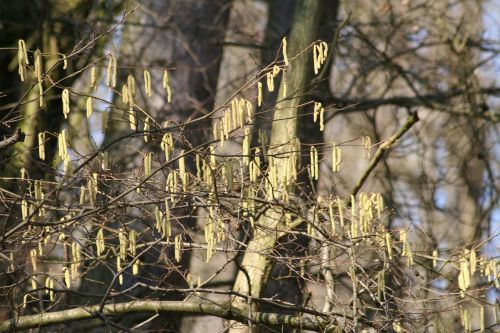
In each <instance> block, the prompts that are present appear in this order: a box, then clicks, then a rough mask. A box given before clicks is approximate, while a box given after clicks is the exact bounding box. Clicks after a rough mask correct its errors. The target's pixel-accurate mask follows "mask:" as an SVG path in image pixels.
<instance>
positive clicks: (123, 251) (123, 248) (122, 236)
mask: <svg viewBox="0 0 500 333" xmlns="http://www.w3.org/2000/svg"><path fill="white" fill-rule="evenodd" d="M118 240H119V242H120V257H121V259H122V260H124V261H125V260H126V259H127V248H128V239H127V236H126V233H125V230H123V229H120V230H119V231H118Z"/></svg>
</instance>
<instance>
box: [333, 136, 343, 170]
mask: <svg viewBox="0 0 500 333" xmlns="http://www.w3.org/2000/svg"><path fill="white" fill-rule="evenodd" d="M340 163H342V150H341V149H340V147H338V146H337V145H336V144H335V142H333V148H332V171H333V172H339V171H340Z"/></svg>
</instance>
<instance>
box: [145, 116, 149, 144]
mask: <svg viewBox="0 0 500 333" xmlns="http://www.w3.org/2000/svg"><path fill="white" fill-rule="evenodd" d="M149 123H150V120H149V117H147V116H146V119H144V142H148V140H149V129H150V124H149Z"/></svg>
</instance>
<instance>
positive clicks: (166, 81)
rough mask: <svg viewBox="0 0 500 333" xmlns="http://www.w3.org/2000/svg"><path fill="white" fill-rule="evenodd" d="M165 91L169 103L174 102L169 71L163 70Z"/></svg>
mask: <svg viewBox="0 0 500 333" xmlns="http://www.w3.org/2000/svg"><path fill="white" fill-rule="evenodd" d="M163 89H164V90H165V91H166V92H167V102H168V103H171V102H172V90H171V89H170V80H169V77H168V72H167V70H166V69H165V70H163Z"/></svg>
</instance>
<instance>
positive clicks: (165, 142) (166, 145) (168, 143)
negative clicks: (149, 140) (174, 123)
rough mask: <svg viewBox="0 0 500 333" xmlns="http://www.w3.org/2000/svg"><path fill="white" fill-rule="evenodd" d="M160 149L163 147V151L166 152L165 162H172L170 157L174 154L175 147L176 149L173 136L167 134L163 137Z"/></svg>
mask: <svg viewBox="0 0 500 333" xmlns="http://www.w3.org/2000/svg"><path fill="white" fill-rule="evenodd" d="M160 147H161V150H163V151H164V152H165V160H166V161H168V160H170V155H171V154H172V152H173V147H174V142H173V138H172V134H170V133H166V134H164V135H163V138H162V140H161V144H160Z"/></svg>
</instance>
